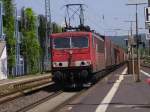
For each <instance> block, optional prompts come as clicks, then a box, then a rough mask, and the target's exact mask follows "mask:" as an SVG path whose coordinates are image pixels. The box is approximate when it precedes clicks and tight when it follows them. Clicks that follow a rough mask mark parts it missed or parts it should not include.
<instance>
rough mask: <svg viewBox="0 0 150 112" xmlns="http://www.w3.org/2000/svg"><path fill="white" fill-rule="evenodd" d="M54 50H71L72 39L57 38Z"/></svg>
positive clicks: (54, 41)
mask: <svg viewBox="0 0 150 112" xmlns="http://www.w3.org/2000/svg"><path fill="white" fill-rule="evenodd" d="M53 48H56V49H59V48H70V38H55V39H54V40H53Z"/></svg>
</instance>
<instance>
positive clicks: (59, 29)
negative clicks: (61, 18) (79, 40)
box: [52, 22, 62, 33]
mask: <svg viewBox="0 0 150 112" xmlns="http://www.w3.org/2000/svg"><path fill="white" fill-rule="evenodd" d="M52 29H53V31H52V33H61V32H62V27H61V26H60V25H58V24H57V23H55V22H53V23H52Z"/></svg>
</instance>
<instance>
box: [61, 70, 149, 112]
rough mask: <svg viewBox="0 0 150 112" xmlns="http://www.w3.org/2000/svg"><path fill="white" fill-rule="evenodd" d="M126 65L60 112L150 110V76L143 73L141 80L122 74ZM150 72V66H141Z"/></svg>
mask: <svg viewBox="0 0 150 112" xmlns="http://www.w3.org/2000/svg"><path fill="white" fill-rule="evenodd" d="M124 69H125V67H122V68H120V69H119V70H117V71H115V72H113V73H111V74H110V76H109V77H108V78H106V79H103V80H102V81H100V82H99V83H98V84H96V85H95V86H94V87H93V88H91V89H90V90H89V91H88V92H87V93H85V94H84V95H82V96H81V97H79V98H77V99H76V100H74V101H72V102H70V103H69V104H68V105H67V106H65V107H64V108H63V109H61V110H60V112H150V85H149V84H148V83H147V82H146V80H147V79H148V78H150V77H148V76H147V75H145V74H143V73H141V82H139V83H135V82H134V80H133V75H131V74H130V75H129V74H122V73H123V71H124ZM141 70H143V71H145V72H146V73H150V68H141Z"/></svg>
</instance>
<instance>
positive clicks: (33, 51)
mask: <svg viewBox="0 0 150 112" xmlns="http://www.w3.org/2000/svg"><path fill="white" fill-rule="evenodd" d="M21 31H22V33H23V38H22V47H21V48H22V49H21V51H22V54H23V56H24V58H25V64H26V73H27V74H33V73H37V72H38V71H39V58H40V45H39V42H38V39H37V35H36V17H35V14H34V12H33V11H32V9H31V8H27V9H25V10H22V21H21Z"/></svg>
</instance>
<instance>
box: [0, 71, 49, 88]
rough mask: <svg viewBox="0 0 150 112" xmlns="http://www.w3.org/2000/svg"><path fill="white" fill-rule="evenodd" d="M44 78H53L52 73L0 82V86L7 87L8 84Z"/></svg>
mask: <svg viewBox="0 0 150 112" xmlns="http://www.w3.org/2000/svg"><path fill="white" fill-rule="evenodd" d="M44 76H51V73H47V74H35V75H26V76H21V77H16V78H14V79H4V80H0V86H2V85H6V84H11V83H15V82H21V81H26V80H31V79H35V78H40V77H44Z"/></svg>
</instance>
